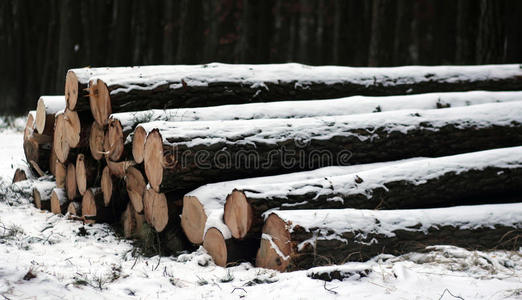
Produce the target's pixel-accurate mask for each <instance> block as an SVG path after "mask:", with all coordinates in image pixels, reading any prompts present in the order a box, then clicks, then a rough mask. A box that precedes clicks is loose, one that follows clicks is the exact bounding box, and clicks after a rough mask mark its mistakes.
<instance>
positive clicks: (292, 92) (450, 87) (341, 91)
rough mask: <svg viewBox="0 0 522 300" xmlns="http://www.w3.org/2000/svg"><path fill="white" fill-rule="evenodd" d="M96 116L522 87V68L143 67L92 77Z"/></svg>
mask: <svg viewBox="0 0 522 300" xmlns="http://www.w3.org/2000/svg"><path fill="white" fill-rule="evenodd" d="M89 87H90V90H91V93H90V104H91V111H92V113H93V116H94V119H95V120H96V121H97V122H98V123H99V124H100V125H105V124H107V120H108V117H109V115H110V114H111V113H113V112H123V111H137V110H143V109H147V108H180V107H202V106H216V105H223V104H244V103H249V102H272V101H281V100H296V99H301V100H306V99H328V98H330V99H331V98H337V97H347V96H353V95H368V96H379V95H381V96H383V95H400V94H408V93H426V92H434V91H437V92H447V91H465V90H471V89H475V90H476V89H485V90H519V89H520V88H521V87H522V70H520V67H519V65H517V64H513V65H488V66H449V67H448V66H435V67H425V66H408V67H395V68H350V67H336V66H322V67H311V66H306V65H300V64H273V65H227V64H218V63H212V64H207V65H192V66H183V65H178V66H143V67H130V68H118V69H114V70H111V71H110V72H107V73H106V74H103V73H101V72H100V74H96V75H94V76H92V77H91V78H90V85H89Z"/></svg>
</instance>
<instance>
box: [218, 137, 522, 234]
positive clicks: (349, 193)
mask: <svg viewBox="0 0 522 300" xmlns="http://www.w3.org/2000/svg"><path fill="white" fill-rule="evenodd" d="M521 157H522V147H513V148H504V149H497V150H488V151H481V152H474V153H467V154H460V155H454V156H446V157H440V158H429V159H421V160H415V161H411V162H405V163H398V164H394V165H390V166H386V167H381V168H377V169H373V170H368V171H363V172H358V173H353V174H346V175H341V176H332V177H322V178H321V177H318V178H315V179H312V180H306V181H291V179H289V180H288V181H286V182H284V183H279V184H264V185H263V184H261V185H255V184H253V185H250V186H249V185H248V184H245V185H244V188H243V190H242V191H239V190H234V191H233V192H232V193H231V194H230V195H229V196H228V197H227V201H226V204H225V211H224V220H225V224H226V225H227V226H228V227H229V228H230V231H231V232H232V236H233V237H235V238H244V237H245V236H247V235H248V234H252V235H258V234H259V233H260V232H261V227H262V223H263V220H262V214H263V213H264V212H265V211H268V210H271V209H280V210H285V209H292V210H296V209H329V208H357V209H408V208H429V207H444V206H452V205H469V204H480V203H490V204H492V203H494V201H499V202H515V201H522V196H521V195H522V160H521V159H520V158H521ZM435 174H436V175H435ZM288 177H291V176H288ZM389 178H391V179H389ZM492 199H493V200H492Z"/></svg>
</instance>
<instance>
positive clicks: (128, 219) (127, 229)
mask: <svg viewBox="0 0 522 300" xmlns="http://www.w3.org/2000/svg"><path fill="white" fill-rule="evenodd" d="M121 225H122V227H123V235H124V236H125V238H131V237H132V236H133V235H134V232H135V231H136V215H135V211H134V207H133V206H132V203H130V202H129V204H127V208H126V209H125V211H123V214H122V215H121Z"/></svg>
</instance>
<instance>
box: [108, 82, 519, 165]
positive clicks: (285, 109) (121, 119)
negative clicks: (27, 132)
mask: <svg viewBox="0 0 522 300" xmlns="http://www.w3.org/2000/svg"><path fill="white" fill-rule="evenodd" d="M519 100H522V92H486V91H472V92H457V93H430V94H420V95H407V96H387V97H365V96H353V97H347V98H340V99H330V100H309V101H285V102H273V103H251V104H239V105H223V106H214V107H201V108H185V109H166V110H155V109H154V110H145V111H138V112H125V113H116V114H112V115H111V116H110V117H109V132H111V131H112V132H113V133H110V134H109V136H110V144H111V148H110V149H108V150H106V151H109V153H110V154H109V155H110V157H111V159H112V160H118V159H119V158H120V157H121V155H122V154H123V153H124V151H128V150H124V149H125V148H126V147H129V146H128V144H130V142H131V139H130V137H129V134H130V133H131V132H132V131H134V136H133V137H132V154H133V157H134V160H135V161H136V163H142V162H143V151H144V149H143V147H144V145H145V138H146V135H147V133H146V132H145V131H144V130H143V128H141V127H137V126H138V125H139V124H141V123H146V122H153V121H170V122H174V121H217V120H253V119H288V118H307V117H324V116H338V115H352V114H364V113H372V112H385V111H393V110H401V109H436V108H449V107H459V106H469V105H476V104H484V103H494V102H510V101H519ZM136 127H137V129H136Z"/></svg>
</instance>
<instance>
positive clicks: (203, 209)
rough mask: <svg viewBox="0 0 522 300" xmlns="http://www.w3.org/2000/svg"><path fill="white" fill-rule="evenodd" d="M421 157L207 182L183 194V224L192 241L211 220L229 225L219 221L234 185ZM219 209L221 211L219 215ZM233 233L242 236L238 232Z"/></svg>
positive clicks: (335, 173)
mask: <svg viewBox="0 0 522 300" xmlns="http://www.w3.org/2000/svg"><path fill="white" fill-rule="evenodd" d="M417 159H421V158H413V159H406V160H402V161H401V160H400V161H392V162H384V163H372V164H361V165H352V166H342V167H324V168H320V169H316V170H312V171H304V172H297V173H291V174H284V175H276V176H266V177H255V178H248V179H239V180H234V181H226V182H218V183H211V184H207V185H204V186H202V187H199V188H197V189H196V190H193V191H191V192H189V193H187V194H185V196H184V197H183V211H182V213H181V226H182V227H183V231H184V232H185V235H186V236H187V238H188V239H189V241H191V242H192V243H194V244H201V243H202V242H203V236H204V233H205V228H208V226H210V225H208V226H207V223H208V224H211V225H212V226H215V227H219V228H221V226H225V227H226V225H221V226H220V225H219V222H221V223H223V208H224V206H225V200H226V199H227V196H228V195H229V194H230V193H231V192H232V191H233V190H234V189H241V188H242V187H244V186H249V185H263V184H276V183H282V182H289V181H306V180H311V179H314V178H325V177H329V176H339V175H347V174H352V173H355V172H362V171H365V170H370V169H374V168H379V167H383V166H388V165H393V164H398V163H401V162H406V161H414V160H417ZM215 212H217V215H216V214H215ZM209 219H210V220H209ZM207 220H208V221H207ZM236 227H237V226H233V228H234V230H235V229H236ZM227 228H228V227H227ZM227 230H229V229H227ZM233 234H235V235H236V236H239V235H238V234H236V233H233Z"/></svg>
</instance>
